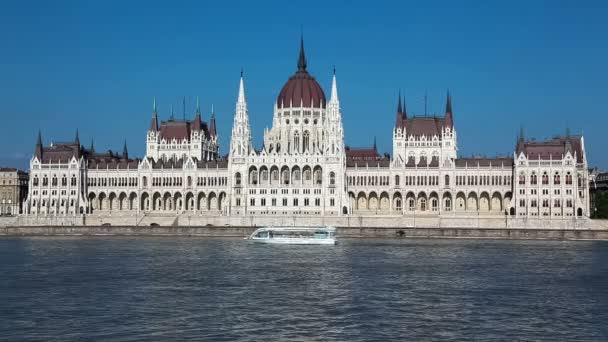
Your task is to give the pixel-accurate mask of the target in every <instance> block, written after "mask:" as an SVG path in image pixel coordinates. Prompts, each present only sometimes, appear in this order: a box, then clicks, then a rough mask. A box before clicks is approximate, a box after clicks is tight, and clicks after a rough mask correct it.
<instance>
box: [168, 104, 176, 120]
mask: <svg viewBox="0 0 608 342" xmlns="http://www.w3.org/2000/svg"><path fill="white" fill-rule="evenodd" d="M169 120H170V121H175V115H174V113H173V105H171V116H170V117H169Z"/></svg>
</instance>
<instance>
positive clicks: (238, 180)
mask: <svg viewBox="0 0 608 342" xmlns="http://www.w3.org/2000/svg"><path fill="white" fill-rule="evenodd" d="M234 184H236V185H237V186H239V185H241V173H240V172H237V173H236V174H235V175H234Z"/></svg>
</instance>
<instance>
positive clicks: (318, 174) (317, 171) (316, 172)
mask: <svg viewBox="0 0 608 342" xmlns="http://www.w3.org/2000/svg"><path fill="white" fill-rule="evenodd" d="M321 176H322V175H321V168H317V169H315V170H314V171H313V181H314V184H319V185H320V184H322V183H323V179H322V178H321Z"/></svg>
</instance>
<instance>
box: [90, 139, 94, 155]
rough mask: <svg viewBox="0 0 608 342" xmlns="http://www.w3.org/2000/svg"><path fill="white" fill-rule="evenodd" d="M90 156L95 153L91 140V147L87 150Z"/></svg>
mask: <svg viewBox="0 0 608 342" xmlns="http://www.w3.org/2000/svg"><path fill="white" fill-rule="evenodd" d="M89 152H90V153H91V154H93V153H95V146H94V145H93V139H91V147H90V148H89Z"/></svg>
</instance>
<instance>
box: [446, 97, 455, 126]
mask: <svg viewBox="0 0 608 342" xmlns="http://www.w3.org/2000/svg"><path fill="white" fill-rule="evenodd" d="M445 125H446V126H447V127H452V126H454V117H453V115H452V96H451V95H450V91H449V90H448V95H447V99H446V102H445Z"/></svg>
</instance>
